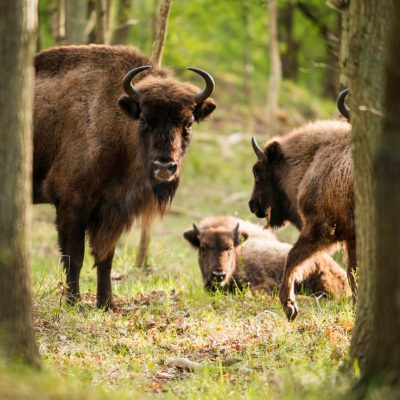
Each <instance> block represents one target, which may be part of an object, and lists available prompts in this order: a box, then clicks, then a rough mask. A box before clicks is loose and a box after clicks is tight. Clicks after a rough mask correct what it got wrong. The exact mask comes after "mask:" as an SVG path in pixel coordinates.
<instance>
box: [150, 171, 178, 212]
mask: <svg viewBox="0 0 400 400" xmlns="http://www.w3.org/2000/svg"><path fill="white" fill-rule="evenodd" d="M178 185H179V179H174V180H173V181H171V182H157V183H153V184H152V189H153V193H154V197H155V199H156V201H157V203H158V206H159V207H160V210H161V212H164V211H165V208H166V207H167V205H168V204H171V202H172V200H173V198H174V196H175V193H176V189H178Z"/></svg>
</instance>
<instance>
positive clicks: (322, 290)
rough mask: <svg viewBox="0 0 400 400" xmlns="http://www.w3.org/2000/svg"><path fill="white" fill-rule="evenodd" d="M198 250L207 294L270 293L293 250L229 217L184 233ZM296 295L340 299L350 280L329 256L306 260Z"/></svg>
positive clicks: (212, 219) (297, 278) (208, 221)
mask: <svg viewBox="0 0 400 400" xmlns="http://www.w3.org/2000/svg"><path fill="white" fill-rule="evenodd" d="M183 236H184V238H185V239H186V240H187V241H188V242H189V243H190V244H191V245H192V246H194V247H195V248H196V249H198V250H199V265H200V270H201V273H202V276H203V281H204V285H205V287H206V288H207V289H210V290H215V289H218V288H221V289H228V290H232V291H233V290H235V289H236V288H239V289H242V288H243V287H247V286H249V288H250V289H252V290H264V291H266V292H271V291H272V290H274V289H275V288H277V287H278V285H279V283H280V282H281V280H282V276H283V270H284V266H285V261H286V257H287V255H288V253H289V251H290V249H291V248H292V246H291V245H290V244H287V243H281V242H279V241H278V240H277V239H276V237H275V236H274V235H273V234H272V233H270V232H269V231H265V230H263V229H262V228H261V227H260V226H258V225H254V224H252V223H250V222H246V221H243V220H241V219H239V218H235V217H230V216H221V217H209V218H206V219H204V220H203V221H201V223H200V225H199V227H197V226H196V225H195V224H193V229H189V230H187V231H186V232H185V233H184V235H183ZM295 281H296V283H297V285H296V289H299V288H300V287H302V288H304V289H305V290H306V291H307V292H309V293H314V294H328V295H330V296H332V297H333V298H336V299H337V298H341V297H345V296H348V295H349V294H350V288H349V285H348V282H347V278H346V274H345V272H344V271H343V269H342V268H341V267H340V266H339V265H338V264H336V263H335V261H334V260H333V259H332V258H331V257H330V256H329V255H328V254H327V253H325V252H321V253H320V254H318V255H316V256H314V257H312V258H310V259H309V260H307V261H306V262H305V263H304V265H303V267H302V268H301V270H299V271H298V273H297V274H296V276H295Z"/></svg>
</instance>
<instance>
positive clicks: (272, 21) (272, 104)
mask: <svg viewBox="0 0 400 400" xmlns="http://www.w3.org/2000/svg"><path fill="white" fill-rule="evenodd" d="M268 15H269V26H268V34H269V54H270V63H271V70H270V74H269V85H268V96H267V123H268V127H269V129H268V130H269V133H270V134H276V131H277V118H276V110H277V108H278V101H279V90H280V86H281V79H282V65H281V57H280V54H279V42H278V30H277V23H278V7H277V1H276V0H271V1H270V2H269V3H268Z"/></svg>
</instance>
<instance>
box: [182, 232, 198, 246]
mask: <svg viewBox="0 0 400 400" xmlns="http://www.w3.org/2000/svg"><path fill="white" fill-rule="evenodd" d="M183 237H184V238H185V239H186V240H187V241H188V242H189V243H190V244H191V245H192V246H193V247H200V239H199V235H198V233H197V232H196V231H195V230H194V229H189V230H188V231H186V232H185V233H184V234H183Z"/></svg>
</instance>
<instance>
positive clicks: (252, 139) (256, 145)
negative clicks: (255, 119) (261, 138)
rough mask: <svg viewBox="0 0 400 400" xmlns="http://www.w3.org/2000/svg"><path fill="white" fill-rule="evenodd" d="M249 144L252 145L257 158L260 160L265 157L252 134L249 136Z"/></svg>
mask: <svg viewBox="0 0 400 400" xmlns="http://www.w3.org/2000/svg"><path fill="white" fill-rule="evenodd" d="M251 144H252V145H253V149H254V153H256V156H257V158H258V159H259V160H260V161H261V160H263V159H264V158H265V154H264V151H263V149H262V148H261V147H260V146H259V145H258V143H257V141H256V138H255V137H254V136H253V137H252V138H251Z"/></svg>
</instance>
